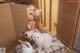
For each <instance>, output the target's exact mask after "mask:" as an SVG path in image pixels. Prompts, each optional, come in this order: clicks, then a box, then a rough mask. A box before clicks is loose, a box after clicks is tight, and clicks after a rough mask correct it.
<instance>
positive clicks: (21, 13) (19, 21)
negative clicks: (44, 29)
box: [11, 4, 27, 38]
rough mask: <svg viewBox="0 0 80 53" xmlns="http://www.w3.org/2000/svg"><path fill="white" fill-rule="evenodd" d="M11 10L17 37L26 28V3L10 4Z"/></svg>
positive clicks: (19, 36)
mask: <svg viewBox="0 0 80 53" xmlns="http://www.w3.org/2000/svg"><path fill="white" fill-rule="evenodd" d="M11 12H12V16H13V21H14V27H15V32H16V35H17V37H18V38H21V37H22V32H25V31H26V29H27V5H20V4H14V5H11Z"/></svg>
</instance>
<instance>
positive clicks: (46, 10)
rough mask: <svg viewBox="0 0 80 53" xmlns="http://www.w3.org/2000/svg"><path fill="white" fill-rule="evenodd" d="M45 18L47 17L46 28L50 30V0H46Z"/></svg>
mask: <svg viewBox="0 0 80 53" xmlns="http://www.w3.org/2000/svg"><path fill="white" fill-rule="evenodd" d="M45 18H46V23H45V24H46V26H45V27H46V29H47V30H49V23H50V20H49V19H50V0H45Z"/></svg>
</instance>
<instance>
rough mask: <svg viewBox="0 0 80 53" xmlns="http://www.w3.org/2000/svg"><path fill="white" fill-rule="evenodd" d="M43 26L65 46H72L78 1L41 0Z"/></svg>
mask: <svg viewBox="0 0 80 53" xmlns="http://www.w3.org/2000/svg"><path fill="white" fill-rule="evenodd" d="M38 2H39V3H40V2H41V4H38V5H39V6H40V5H41V7H42V19H43V21H44V23H43V25H44V28H46V29H48V30H50V31H51V32H52V33H53V34H54V35H56V36H57V37H58V38H59V39H61V40H62V41H63V42H64V43H65V44H66V45H67V46H69V47H72V44H73V40H74V34H75V29H76V23H77V18H78V17H77V16H78V8H79V7H78V5H79V4H78V2H67V1H66V0H41V1H38Z"/></svg>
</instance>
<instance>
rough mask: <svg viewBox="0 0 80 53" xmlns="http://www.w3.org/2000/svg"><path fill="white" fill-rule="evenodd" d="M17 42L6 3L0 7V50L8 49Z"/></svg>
mask: <svg viewBox="0 0 80 53" xmlns="http://www.w3.org/2000/svg"><path fill="white" fill-rule="evenodd" d="M16 42H17V38H16V33H15V29H14V24H13V19H12V15H11V9H10V5H9V4H8V3H6V4H1V5H0V48H1V47H5V48H6V49H10V48H11V47H13V46H14V45H15V44H16Z"/></svg>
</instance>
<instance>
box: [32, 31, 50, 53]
mask: <svg viewBox="0 0 80 53" xmlns="http://www.w3.org/2000/svg"><path fill="white" fill-rule="evenodd" d="M32 38H33V40H34V41H35V43H36V44H37V45H38V52H39V53H40V51H41V49H42V48H44V50H45V51H46V52H47V53H48V51H47V49H48V48H50V47H51V45H52V37H51V35H49V34H48V33H40V32H35V33H34V34H33V36H32Z"/></svg>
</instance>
